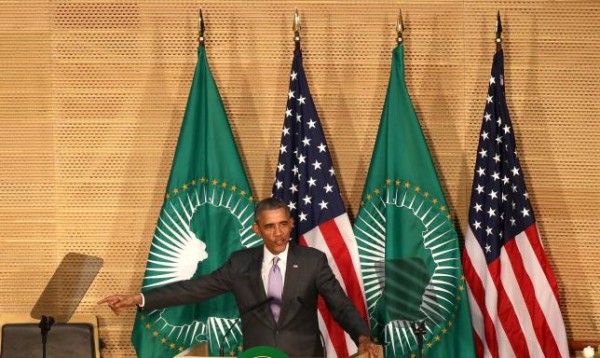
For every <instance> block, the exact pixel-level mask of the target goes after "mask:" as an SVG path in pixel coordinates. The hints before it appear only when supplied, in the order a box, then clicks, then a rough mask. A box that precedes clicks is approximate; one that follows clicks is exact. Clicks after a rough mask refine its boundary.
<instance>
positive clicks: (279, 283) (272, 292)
mask: <svg viewBox="0 0 600 358" xmlns="http://www.w3.org/2000/svg"><path fill="white" fill-rule="evenodd" d="M278 262H279V257H277V256H275V257H273V266H272V267H271V270H269V288H268V290H267V291H268V294H269V297H272V298H273V300H272V301H271V303H270V306H271V313H273V318H274V319H275V322H277V321H278V320H279V313H280V311H281V293H282V292H283V277H282V276H281V270H280V269H279V266H278V265H277V263H278Z"/></svg>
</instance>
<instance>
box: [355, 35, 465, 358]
mask: <svg viewBox="0 0 600 358" xmlns="http://www.w3.org/2000/svg"><path fill="white" fill-rule="evenodd" d="M354 234H355V236H356V239H357V243H358V247H359V256H360V260H361V272H362V275H363V281H364V285H365V292H366V295H367V306H368V312H369V321H370V324H371V330H372V335H373V337H375V338H376V339H377V341H378V342H379V343H380V344H382V345H383V346H384V349H385V355H386V357H416V356H418V354H417V353H418V348H417V336H418V334H417V332H416V331H418V330H419V327H422V328H424V329H425V331H424V334H423V356H425V357H427V356H429V357H461V358H463V357H474V356H475V351H474V345H473V334H472V326H471V317H470V313H469V306H468V301H467V294H466V290H465V283H464V276H463V272H462V266H461V261H460V257H461V255H460V249H459V243H458V238H457V233H456V230H455V228H454V225H453V221H452V217H451V216H450V214H449V212H448V206H447V205H446V200H445V199H444V193H443V192H442V188H441V186H440V182H439V180H438V176H437V173H436V171H435V168H434V165H433V161H432V160H431V155H430V154H429V149H428V147H427V143H426V141H425V137H424V136H423V132H422V130H421V126H420V124H419V121H418V119H417V116H416V113H415V110H414V108H413V105H412V103H411V101H410V97H409V95H408V90H407V88H406V82H405V76H404V47H403V45H399V46H398V47H397V48H396V49H394V51H393V60H392V70H391V76H390V82H389V87H388V91H387V97H386V100H385V105H384V107H383V113H382V116H381V123H380V125H379V132H378V134H377V140H376V142H375V148H374V150H373V156H372V158H371V165H370V168H369V173H368V176H367V180H366V182H365V187H364V191H363V196H362V201H361V207H360V210H359V212H358V216H357V218H356V220H355V223H354Z"/></svg>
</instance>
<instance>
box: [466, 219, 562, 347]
mask: <svg viewBox="0 0 600 358" xmlns="http://www.w3.org/2000/svg"><path fill="white" fill-rule="evenodd" d="M463 269H464V272H465V278H466V280H467V286H468V293H469V301H470V306H471V319H472V321H473V330H474V335H475V340H476V345H477V352H478V356H480V357H569V348H568V344H567V336H566V333H565V326H564V322H563V319H562V315H561V312H560V307H559V304H558V288H557V283H556V278H555V277H554V274H553V273H552V269H551V267H550V264H549V262H548V259H547V257H546V255H545V254H544V248H543V246H542V242H541V240H540V236H539V232H538V229H537V226H536V225H535V224H533V225H531V226H529V227H528V228H527V229H525V231H523V232H521V233H520V234H518V235H517V236H516V237H515V238H514V239H513V240H509V241H508V242H507V243H506V244H505V245H504V246H503V248H502V249H501V252H500V257H499V258H498V259H496V260H495V261H493V262H491V263H490V264H487V262H486V259H485V253H484V251H483V250H482V249H481V246H480V245H479V243H478V242H477V239H476V238H475V236H474V235H473V232H472V231H471V227H469V228H468V230H467V236H466V238H465V250H464V253H463Z"/></svg>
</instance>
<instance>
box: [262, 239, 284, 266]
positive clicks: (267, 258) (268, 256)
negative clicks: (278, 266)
mask: <svg viewBox="0 0 600 358" xmlns="http://www.w3.org/2000/svg"><path fill="white" fill-rule="evenodd" d="M289 248H290V243H289V242H288V244H287V246H286V247H285V250H283V251H282V252H280V253H279V254H278V255H273V254H272V253H271V251H269V249H267V247H266V246H264V245H263V264H264V263H268V262H271V261H273V257H275V256H277V257H279V260H280V261H281V262H282V263H286V262H287V257H288V250H289Z"/></svg>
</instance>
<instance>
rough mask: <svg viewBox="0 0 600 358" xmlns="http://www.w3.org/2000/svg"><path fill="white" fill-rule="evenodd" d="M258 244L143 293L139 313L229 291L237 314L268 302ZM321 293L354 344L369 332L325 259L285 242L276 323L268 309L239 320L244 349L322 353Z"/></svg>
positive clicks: (191, 301)
mask: <svg viewBox="0 0 600 358" xmlns="http://www.w3.org/2000/svg"><path fill="white" fill-rule="evenodd" d="M262 261H263V246H260V247H255V248H251V249H246V250H241V251H237V252H234V253H233V254H232V255H231V257H230V258H229V260H228V261H227V262H226V263H225V264H224V265H223V266H221V267H220V268H219V269H217V270H215V271H214V272H213V273H211V274H209V275H206V276H202V277H200V278H198V279H193V280H187V281H180V282H175V283H172V284H169V285H166V286H163V287H161V288H158V289H154V290H151V291H147V292H144V298H145V306H144V310H145V311H148V310H153V309H157V308H163V307H167V306H175V305H181V304H188V303H193V302H198V301H202V300H206V299H208V298H211V297H214V296H217V295H220V294H223V293H226V292H229V291H231V292H232V293H233V295H234V296H235V299H236V301H237V305H238V308H239V311H240V312H245V311H247V309H248V308H249V307H252V306H253V305H256V304H257V303H258V302H261V301H265V300H267V296H266V294H265V289H264V284H263V281H262V278H261V266H262ZM319 294H320V295H322V297H323V298H324V299H325V302H326V304H327V307H328V308H329V310H330V312H331V314H332V315H333V317H334V319H335V320H336V321H337V322H338V323H339V324H340V326H341V327H342V328H343V329H344V330H346V332H348V333H349V334H350V336H351V337H352V339H353V340H354V341H355V342H357V340H358V337H359V336H360V335H366V336H369V335H370V332H369V329H368V327H367V325H366V323H365V321H364V320H363V319H362V317H361V316H360V314H359V313H358V311H357V310H356V308H355V307H354V304H353V303H352V301H351V300H350V299H349V298H348V297H347V296H346V294H345V293H344V291H343V290H342V288H341V286H340V284H339V282H338V281H337V279H336V278H335V276H334V275H333V272H332V271H331V268H330V267H329V264H328V263H327V258H326V256H325V255H324V254H323V253H322V252H320V251H318V250H316V249H313V248H309V247H303V246H298V245H294V244H290V246H289V249H288V258H287V266H286V274H285V284H284V288H283V297H282V299H283V302H282V306H281V313H280V317H279V322H277V323H276V322H275V320H274V319H273V316H272V315H271V311H270V309H269V305H268V304H265V305H264V306H262V307H259V308H257V309H254V310H252V311H250V312H248V313H246V314H243V315H242V317H241V321H242V333H243V335H244V348H246V349H248V348H251V347H254V346H272V347H276V348H278V349H281V350H282V351H284V352H286V353H287V354H288V355H290V356H304V357H315V356H322V355H323V348H322V345H321V341H320V337H319V324H318V318H317V297H318V295H319Z"/></svg>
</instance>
